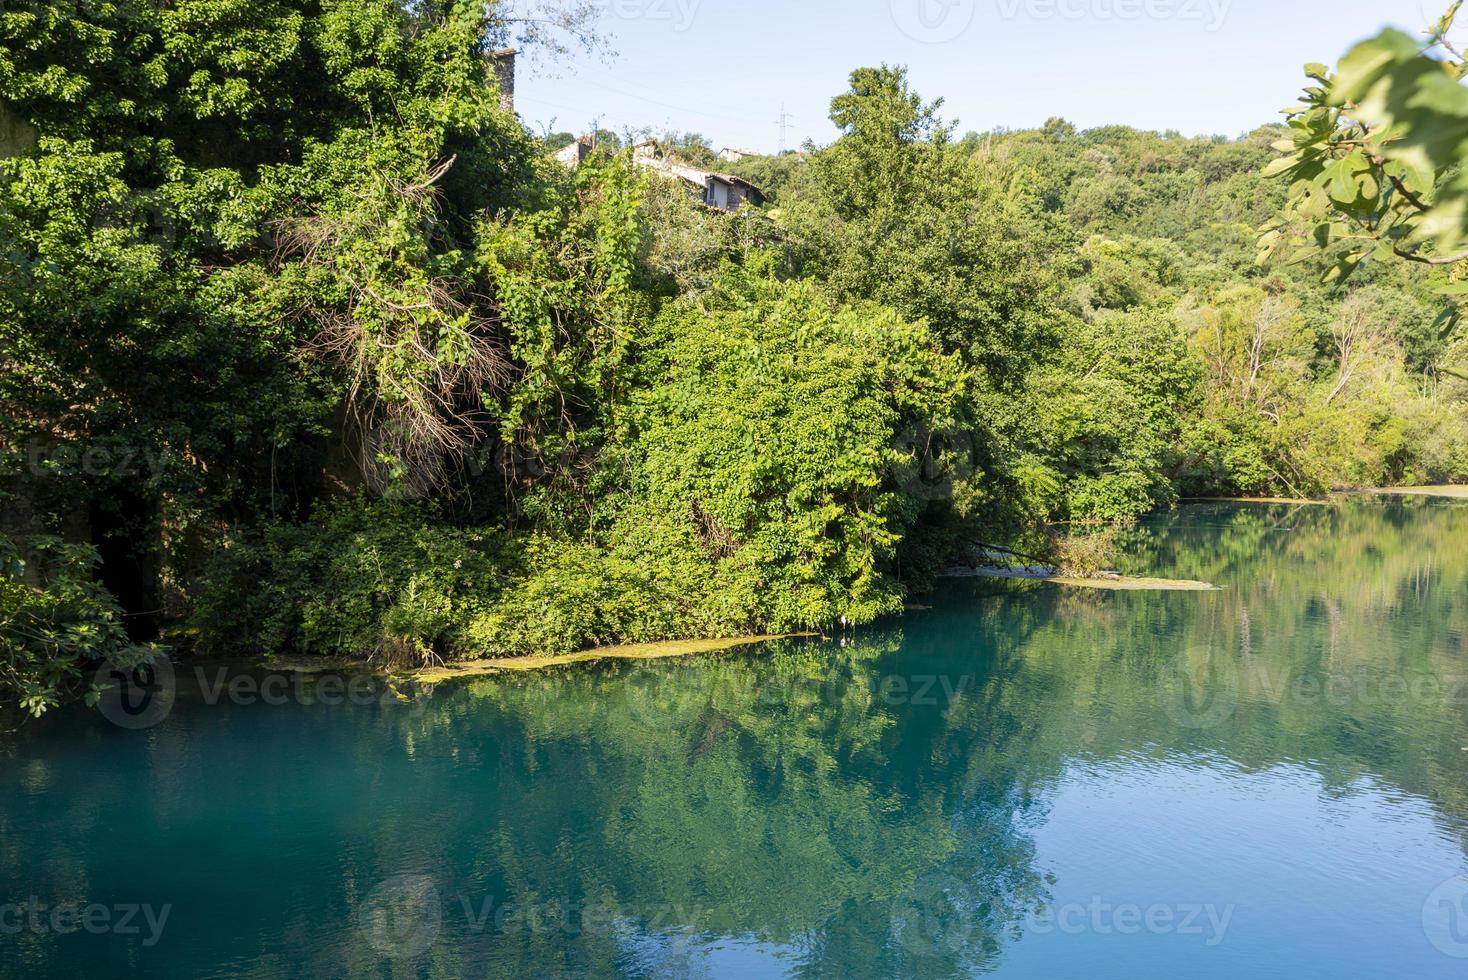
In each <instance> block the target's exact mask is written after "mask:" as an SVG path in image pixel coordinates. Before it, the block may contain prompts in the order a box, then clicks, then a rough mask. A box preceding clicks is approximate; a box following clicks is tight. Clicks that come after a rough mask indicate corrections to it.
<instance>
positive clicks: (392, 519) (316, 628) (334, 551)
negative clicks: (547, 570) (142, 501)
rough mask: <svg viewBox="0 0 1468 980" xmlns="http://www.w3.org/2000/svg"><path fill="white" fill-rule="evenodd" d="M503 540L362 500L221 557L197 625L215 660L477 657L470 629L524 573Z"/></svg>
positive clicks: (276, 528)
mask: <svg viewBox="0 0 1468 980" xmlns="http://www.w3.org/2000/svg"><path fill="white" fill-rule="evenodd" d="M518 558H519V555H518V552H517V550H516V548H515V546H514V545H513V543H511V542H510V541H508V540H507V539H506V538H505V537H504V536H502V535H499V534H495V533H493V532H488V531H471V530H461V529H458V528H454V527H450V526H446V525H445V524H444V523H443V522H442V520H441V519H440V518H439V516H438V515H436V514H435V513H434V512H433V511H432V510H431V509H430V508H426V507H416V506H413V505H410V504H404V503H390V502H384V501H377V502H373V501H367V500H356V501H352V502H350V503H346V504H342V505H338V506H335V507H331V508H327V509H325V510H323V511H322V512H321V513H319V514H318V515H317V517H316V519H315V520H313V521H310V522H308V523H306V524H303V525H289V524H274V525H271V526H269V527H267V528H265V529H264V530H263V531H262V532H261V533H260V534H258V535H256V536H253V537H251V538H249V539H247V540H243V541H239V542H236V543H235V544H234V546H233V547H230V548H227V549H225V550H223V551H222V552H220V553H219V554H218V555H217V556H216V557H215V559H214V560H213V562H212V563H211V565H210V568H209V571H208V573H207V574H206V576H205V578H204V581H203V583H202V587H201V590H200V593H201V595H200V600H199V603H198V607H197V609H196V611H195V613H194V617H193V625H194V628H195V630H196V631H197V636H198V640H199V646H200V648H201V649H202V650H204V651H205V652H231V653H247V654H252V655H260V654H275V653H281V652H286V651H291V652H296V653H310V654H321V655H348V656H358V657H364V658H367V659H370V660H374V661H378V662H383V663H390V664H402V663H406V664H413V665H423V664H426V663H429V662H432V661H433V660H435V659H437V658H440V657H443V656H450V655H455V654H469V653H472V652H473V647H472V645H471V644H470V642H469V639H468V634H467V632H466V631H467V629H468V625H469V623H470V622H471V621H472V620H473V619H474V618H475V617H476V616H477V615H480V614H481V613H483V612H484V611H485V610H486V609H487V608H488V605H489V603H490V602H491V601H492V600H493V598H494V596H495V595H497V594H498V592H499V591H500V589H501V588H502V587H503V586H504V584H505V582H506V581H507V579H508V576H509V575H510V574H511V573H512V572H513V570H514V569H515V568H516V567H517V562H518Z"/></svg>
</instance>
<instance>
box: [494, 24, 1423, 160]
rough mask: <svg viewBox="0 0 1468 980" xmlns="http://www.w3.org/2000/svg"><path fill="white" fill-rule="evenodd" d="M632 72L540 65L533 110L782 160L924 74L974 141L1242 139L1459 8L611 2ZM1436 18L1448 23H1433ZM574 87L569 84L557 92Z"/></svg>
mask: <svg viewBox="0 0 1468 980" xmlns="http://www.w3.org/2000/svg"><path fill="white" fill-rule="evenodd" d="M597 2H598V3H599V5H600V6H601V7H602V16H601V23H602V25H603V28H604V29H605V31H606V32H607V33H608V34H610V35H611V36H612V39H613V41H612V43H613V46H614V47H615V48H616V49H617V51H618V54H617V56H616V57H615V58H614V59H612V60H611V61H610V62H609V63H600V62H595V61H588V60H587V59H585V58H579V57H578V58H577V59H574V61H573V62H571V63H570V64H564V65H561V66H560V67H558V68H552V69H551V72H552V73H551V74H548V73H546V71H545V70H544V67H543V66H542V67H541V68H536V67H534V66H531V65H526V66H524V68H522V71H521V78H520V83H519V103H518V108H519V111H520V115H521V117H522V118H523V119H524V120H525V122H526V123H527V124H529V125H531V126H532V127H533V128H535V129H536V130H537V131H542V130H543V129H544V127H546V126H549V125H550V124H551V122H552V120H554V129H556V130H566V131H571V130H574V131H577V132H585V131H587V130H588V129H589V128H590V126H591V123H592V122H593V121H594V120H600V122H601V124H602V125H603V126H604V127H605V128H609V129H613V130H617V131H621V130H623V129H624V128H628V127H631V128H634V129H639V128H642V127H652V128H654V129H656V130H664V129H677V130H695V131H698V132H702V133H704V134H705V135H707V136H708V137H709V138H710V139H711V140H712V141H713V143H714V145H715V146H716V147H717V146H725V145H729V146H740V147H748V148H750V149H755V150H761V151H773V150H775V149H776V148H777V147H778V145H779V139H780V134H779V127H778V126H777V119H778V117H779V115H780V106H781V103H784V105H785V107H786V111H787V112H789V113H790V115H791V117H792V121H791V123H790V130H789V139H790V145H791V146H792V147H796V146H798V145H799V144H800V143H801V142H803V141H804V140H806V139H808V138H809V139H814V140H815V141H816V142H817V143H826V142H829V141H830V140H831V139H832V138H834V135H835V133H834V129H833V127H832V126H831V124H830V122H829V120H828V119H827V118H826V114H827V110H828V105H829V102H830V99H831V97H832V96H833V95H836V94H837V93H839V92H840V91H842V90H843V89H845V87H846V79H847V76H848V74H849V73H850V71H851V70H852V69H853V68H856V67H859V66H861V65H870V64H877V63H880V62H883V61H885V62H887V63H889V64H904V65H907V66H908V68H909V69H910V73H911V78H912V81H913V83H914V85H915V86H916V88H917V90H918V91H919V92H921V93H922V94H923V96H924V97H926V98H929V99H932V98H936V97H938V96H942V97H944V98H945V99H946V100H947V101H946V107H945V110H944V113H945V115H946V116H947V117H948V118H950V119H952V118H955V117H956V118H957V119H958V120H959V122H960V128H961V129H962V130H968V129H977V130H985V129H990V128H993V127H996V126H1006V127H1010V128H1023V127H1032V126H1037V125H1039V124H1041V123H1043V122H1044V121H1045V119H1047V118H1048V117H1050V116H1055V115H1060V116H1065V117H1066V118H1067V119H1070V120H1071V121H1072V122H1074V123H1076V124H1078V125H1080V126H1082V127H1089V126H1098V125H1104V124H1108V123H1125V124H1129V125H1132V126H1138V127H1143V128H1147V129H1177V130H1180V131H1181V132H1183V133H1185V134H1187V135H1197V134H1205V133H1223V134H1227V135H1238V134H1240V133H1243V132H1247V131H1248V130H1250V129H1252V128H1254V127H1255V126H1257V125H1259V124H1261V123H1265V122H1271V121H1274V120H1276V119H1278V118H1279V116H1278V113H1279V110H1280V109H1282V108H1283V107H1285V106H1286V105H1288V104H1289V103H1290V102H1292V101H1293V99H1294V96H1295V94H1296V93H1297V92H1298V90H1299V89H1300V88H1301V87H1302V86H1303V84H1304V78H1303V75H1302V73H1301V66H1302V65H1304V64H1305V63H1306V62H1308V61H1323V62H1329V63H1331V64H1334V63H1335V62H1336V60H1337V59H1338V58H1339V57H1340V55H1341V54H1343V53H1344V52H1345V51H1346V50H1347V49H1348V48H1349V47H1350V45H1351V44H1352V43H1353V42H1355V41H1357V40H1359V39H1361V38H1363V37H1366V36H1369V35H1371V34H1374V33H1375V32H1376V31H1377V30H1379V29H1380V28H1381V27H1382V26H1383V25H1384V24H1387V23H1392V24H1395V25H1397V26H1399V27H1402V28H1404V29H1407V30H1409V31H1411V32H1413V33H1420V32H1421V31H1423V30H1425V28H1426V26H1427V24H1428V22H1429V20H1430V19H1435V16H1436V15H1437V14H1440V13H1441V10H1442V9H1443V8H1445V7H1446V6H1447V5H1448V0H597ZM1430 14H1431V17H1430ZM555 73H558V74H559V77H554V74H555Z"/></svg>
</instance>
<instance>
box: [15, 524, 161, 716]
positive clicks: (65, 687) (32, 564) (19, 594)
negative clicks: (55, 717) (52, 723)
mask: <svg viewBox="0 0 1468 980" xmlns="http://www.w3.org/2000/svg"><path fill="white" fill-rule="evenodd" d="M23 544H24V545H25V546H26V553H25V554H24V555H22V553H21V551H20V549H18V548H17V547H16V543H15V542H14V541H11V540H10V539H9V538H8V537H6V536H4V535H0V689H4V690H6V691H7V692H10V696H11V697H13V698H14V699H15V702H16V704H17V705H18V706H19V707H20V708H21V710H23V711H25V712H28V713H29V714H32V715H40V714H42V713H44V712H45V711H46V710H47V709H49V708H53V707H55V706H56V705H57V704H59V703H60V702H61V700H62V699H63V698H67V697H73V696H76V695H78V694H84V695H85V696H86V697H87V699H88V700H89V701H93V702H95V699H96V697H97V693H98V691H97V688H96V686H95V685H94V684H93V683H92V682H91V675H92V674H93V673H94V672H95V671H96V669H97V668H98V667H99V666H100V665H101V664H102V662H104V661H107V662H111V663H113V664H114V665H117V666H118V667H124V668H126V667H133V666H137V665H139V664H141V663H144V662H146V661H149V660H151V659H152V658H153V657H154V655H155V654H156V652H157V651H156V650H154V649H152V648H150V647H146V646H139V645H137V644H134V643H131V642H129V641H128V638H127V632H126V630H125V629H124V628H123V612H122V610H121V609H119V608H118V606H117V602H116V600H114V599H113V597H112V595H111V594H110V593H109V592H108V591H107V590H106V589H105V588H103V587H102V586H101V585H99V584H98V583H97V582H96V580H95V579H94V577H93V566H94V565H95V564H96V562H97V556H96V553H95V552H93V551H91V549H89V548H87V547H86V546H83V545H68V544H65V543H64V542H62V541H60V540H58V539H56V538H50V537H38V538H33V539H30V540H28V541H25V542H23Z"/></svg>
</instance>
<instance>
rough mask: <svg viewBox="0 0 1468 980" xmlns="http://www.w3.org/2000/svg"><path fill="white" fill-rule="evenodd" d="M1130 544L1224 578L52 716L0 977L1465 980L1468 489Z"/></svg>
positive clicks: (5, 886) (7, 910)
mask: <svg viewBox="0 0 1468 980" xmlns="http://www.w3.org/2000/svg"><path fill="white" fill-rule="evenodd" d="M1129 548H1130V552H1131V554H1132V556H1133V557H1132V558H1131V559H1130V560H1131V562H1132V565H1133V569H1134V570H1136V571H1139V572H1146V573H1149V574H1160V575H1169V576H1175V577H1184V578H1201V579H1205V580H1207V581H1211V582H1215V583H1217V584H1219V585H1220V586H1223V591H1221V592H1216V593H1209V594H1188V593H1174V594H1127V593H1099V592H1081V591H1067V590H1061V589H1058V588H1054V587H1050V586H1037V585H1032V584H1010V583H987V582H963V583H956V584H952V585H950V586H949V587H947V588H946V589H945V590H944V592H943V593H942V594H941V595H939V596H937V597H936V598H934V599H932V600H925V601H929V602H931V605H932V606H933V608H931V609H929V610H924V611H915V612H913V613H911V614H910V615H908V616H907V617H905V618H904V619H902V620H900V621H896V622H892V623H889V624H884V625H882V626H879V627H876V628H871V629H865V630H862V631H859V632H858V633H856V634H855V636H854V637H851V638H849V639H848V640H847V641H846V642H844V643H842V642H831V641H800V642H781V643H775V644H770V645H767V646H765V647H761V648H757V649H754V650H751V651H747V652H739V653H735V654H724V655H717V656H708V657H702V658H696V659H692V660H685V661H677V662H665V663H644V664H620V665H612V666H606V667H598V668H590V669H588V668H585V667H582V668H576V669H568V670H565V671H563V672H555V673H549V674H545V675H536V676H516V677H505V678H503V679H500V678H496V679H486V680H477V681H471V682H463V683H458V684H454V685H441V686H439V687H438V688H437V689H435V690H432V691H431V692H412V691H409V692H404V693H403V697H404V698H406V700H399V698H398V697H397V696H394V695H393V694H392V693H391V692H384V696H381V697H377V696H365V695H366V694H367V693H368V692H365V691H364V689H362V688H360V687H359V688H358V689H357V692H356V696H354V697H350V698H348V699H346V700H347V702H348V703H344V704H332V705H327V704H322V703H305V702H309V701H310V698H309V697H297V696H294V695H292V696H290V697H287V698H285V699H284V700H285V701H286V703H284V704H278V703H277V704H267V703H262V702H261V701H260V700H259V699H257V698H253V697H250V696H248V694H246V695H245V696H240V697H236V698H235V699H233V701H232V700H231V699H230V698H229V697H228V696H227V695H225V696H223V697H216V696H214V694H212V693H211V690H210V682H212V681H213V680H214V675H213V672H212V669H211V670H209V671H206V675H205V681H206V683H205V684H204V685H203V687H202V688H201V687H200V685H199V683H198V677H197V676H196V675H195V674H194V672H193V668H192V667H186V668H183V669H181V678H182V679H181V683H180V687H179V697H178V702H177V704H176V705H175V707H174V709H173V711H172V713H171V714H170V715H169V716H168V717H167V718H166V720H164V721H163V722H162V723H161V724H158V725H157V726H155V727H152V728H149V729H146V730H143V731H125V730H122V729H120V728H117V727H115V726H113V725H111V724H109V723H108V722H107V721H106V720H104V719H102V718H100V717H98V716H96V715H94V714H88V713H85V712H80V711H77V712H70V713H63V714H59V715H57V716H55V717H53V718H51V719H49V720H47V721H46V722H45V723H43V724H39V725H33V726H29V727H27V728H26V729H24V730H23V731H21V732H20V733H19V734H16V735H11V736H4V737H0V976H3V977H6V978H9V977H42V976H89V975H90V976H160V977H213V976H219V977H223V976H231V977H293V976H306V975H319V976H343V977H346V976H380V977H440V976H441V977H460V976H469V977H501V976H567V977H572V976H690V977H744V976H807V977H817V976H820V977H825V976H829V977H847V976H852V977H868V976H871V977H879V976H913V977H946V976H973V975H992V976H996V977H1046V978H1049V977H1070V976H1085V977H1117V978H1123V977H1125V978H1134V977H1220V978H1224V977H1226V978H1230V980H1232V978H1237V977H1290V978H1301V977H1322V978H1324V977H1330V978H1340V977H1413V978H1436V977H1443V978H1448V977H1452V978H1462V977H1464V976H1468V860H1465V856H1464V855H1465V850H1464V845H1465V840H1468V751H1465V747H1468V641H1465V634H1468V590H1465V587H1468V504H1461V503H1453V502H1447V501H1425V500H1424V501H1403V502H1383V501H1366V500H1362V501H1349V502H1345V503H1341V504H1337V505H1332V506H1328V507H1303V508H1288V507H1265V506H1248V507H1236V506H1222V505H1207V506H1193V507H1188V508H1184V509H1183V510H1182V511H1181V512H1180V513H1179V514H1177V515H1174V516H1170V517H1166V518H1162V519H1158V520H1156V521H1153V522H1151V523H1149V524H1147V525H1145V526H1143V527H1141V528H1138V529H1137V530H1136V531H1135V532H1134V533H1132V535H1131V540H1130V542H1129ZM317 693H318V694H320V693H322V692H320V691H318V692H317ZM328 699H331V698H330V694H329V692H328ZM211 700H212V701H214V702H216V703H213V704H211V703H209V702H210V701H211ZM271 700H281V699H278V698H272V699H271ZM234 702H238V703H234ZM130 909H131V910H133V911H132V912H131V913H129V910H130ZM88 910H90V914H91V916H92V918H91V919H90V920H89V921H88V922H86V923H85V924H84V925H79V922H78V920H77V919H76V918H75V916H74V915H73V913H77V914H85V913H87V912H88ZM165 916H166V918H165ZM125 917H126V919H127V921H124V918H125ZM130 930H131V931H130Z"/></svg>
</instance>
